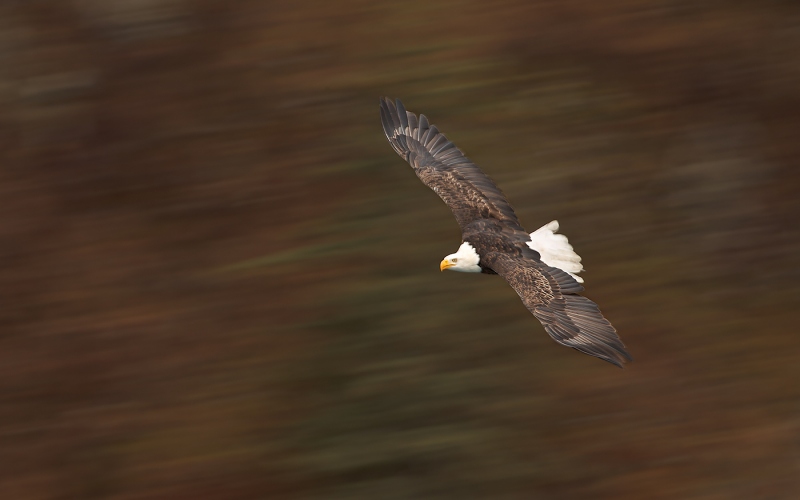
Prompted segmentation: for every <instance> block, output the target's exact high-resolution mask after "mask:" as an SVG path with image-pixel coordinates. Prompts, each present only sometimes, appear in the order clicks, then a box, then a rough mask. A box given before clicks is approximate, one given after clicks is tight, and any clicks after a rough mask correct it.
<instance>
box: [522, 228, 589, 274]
mask: <svg viewBox="0 0 800 500" xmlns="http://www.w3.org/2000/svg"><path fill="white" fill-rule="evenodd" d="M556 231H558V221H557V220H554V221H552V222H550V223H549V224H545V225H544V226H542V227H540V228H539V229H537V230H536V231H534V232H532V233H531V241H529V242H528V246H529V247H531V248H532V249H534V250H536V251H537V252H539V255H540V256H541V257H542V262H544V263H545V264H547V265H548V266H552V267H557V268H559V269H561V270H562V271H566V272H567V273H569V275H570V276H572V277H573V278H575V281H577V282H578V283H583V278H581V277H580V276H578V275H576V274H575V273H579V272H581V271H583V265H582V264H581V257H580V255H578V254H576V253H575V251H574V250H573V249H572V245H570V244H569V240H567V237H566V236H564V235H563V234H556Z"/></svg>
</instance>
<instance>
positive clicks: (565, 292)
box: [481, 252, 632, 367]
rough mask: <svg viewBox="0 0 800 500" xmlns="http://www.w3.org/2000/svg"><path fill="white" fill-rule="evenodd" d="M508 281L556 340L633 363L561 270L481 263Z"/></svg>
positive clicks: (508, 261) (493, 257)
mask: <svg viewBox="0 0 800 500" xmlns="http://www.w3.org/2000/svg"><path fill="white" fill-rule="evenodd" d="M484 260H485V261H486V263H487V264H488V265H490V266H491V268H492V269H493V270H494V271H495V272H496V273H497V274H499V275H501V276H502V277H503V278H505V279H506V281H508V284H509V285H511V287H512V288H513V289H514V290H515V291H516V292H517V294H518V295H519V296H520V298H521V299H522V302H523V303H524V304H525V307H527V308H528V310H529V311H530V312H532V313H533V315H534V316H536V319H538V320H539V321H540V322H541V323H542V326H544V329H545V331H546V332H547V333H548V334H549V335H550V336H551V337H553V340H555V341H556V342H558V343H559V344H562V345H565V346H567V347H572V348H573V349H577V350H578V351H581V352H583V353H585V354H588V355H590V356H596V357H598V358H600V359H602V360H605V361H608V362H609V363H613V364H615V365H617V366H619V367H622V365H623V364H624V363H625V362H626V361H631V360H632V358H631V356H630V354H628V352H627V351H626V350H625V344H623V343H622V341H621V340H620V338H619V336H618V335H617V331H616V330H615V329H614V327H613V326H611V323H609V322H608V320H607V319H605V318H604V317H603V315H602V314H601V313H600V308H598V307H597V304H595V303H594V302H592V301H591V300H589V299H587V298H586V297H582V296H580V295H576V294H577V293H579V292H582V291H583V287H582V286H581V285H580V284H579V283H578V282H577V281H575V280H574V279H573V278H572V276H570V275H569V274H567V273H566V272H564V271H562V270H561V269H558V268H555V267H550V266H547V265H545V264H543V263H541V262H535V261H532V260H530V259H524V258H522V257H516V256H511V255H508V254H503V253H497V252H495V253H490V254H488V255H487V256H486V257H485V258H484V257H481V262H483V261H484Z"/></svg>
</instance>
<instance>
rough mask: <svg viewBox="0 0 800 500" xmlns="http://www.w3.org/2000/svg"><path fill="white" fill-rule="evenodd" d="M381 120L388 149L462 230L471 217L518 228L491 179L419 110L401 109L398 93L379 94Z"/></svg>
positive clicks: (509, 208)
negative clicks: (446, 208) (391, 96)
mask: <svg viewBox="0 0 800 500" xmlns="http://www.w3.org/2000/svg"><path fill="white" fill-rule="evenodd" d="M381 121H382V122H383V131H384V132H385V133H386V137H387V138H388V139H389V143H390V144H391V145H392V147H393V148H394V150H395V151H397V154H399V155H400V156H401V157H403V159H405V160H406V161H407V162H408V163H409V164H410V165H411V166H412V167H413V168H414V172H416V174H417V176H418V177H419V178H420V179H421V180H422V182H424V183H425V185H426V186H428V187H429V188H431V189H433V190H434V191H435V192H436V194H438V195H439V197H441V198H442V200H444V202H445V203H447V206H449V207H450V210H452V211H453V215H455V217H456V221H458V225H459V226H461V229H462V231H463V229H464V227H466V226H467V225H469V223H470V222H473V221H475V220H477V219H496V220H499V221H503V222H504V223H506V224H508V225H509V226H511V227H513V228H519V229H520V230H521V229H522V227H521V226H520V224H519V221H518V220H517V216H516V215H515V214H514V210H513V209H512V208H511V205H509V204H508V201H506V198H505V196H503V193H502V192H501V191H500V190H499V189H498V188H497V186H495V184H494V182H492V180H491V179H489V177H487V176H486V174H484V173H483V172H481V169H480V168H478V166H477V165H475V164H474V163H472V162H471V161H470V160H469V159H468V158H467V157H466V156H464V153H462V152H461V151H460V150H459V149H458V148H457V147H456V146H455V145H454V144H453V143H452V142H450V141H448V140H447V138H446V137H445V136H444V134H442V133H441V132H439V131H438V130H437V129H436V127H435V126H434V125H429V124H428V119H427V118H426V117H425V115H420V116H419V119H417V116H416V115H415V114H413V113H411V112H408V111H406V110H405V108H404V107H403V103H402V102H400V99H398V100H397V101H396V104H395V103H393V102H392V101H391V100H389V99H388V98H386V97H384V98H382V99H381Z"/></svg>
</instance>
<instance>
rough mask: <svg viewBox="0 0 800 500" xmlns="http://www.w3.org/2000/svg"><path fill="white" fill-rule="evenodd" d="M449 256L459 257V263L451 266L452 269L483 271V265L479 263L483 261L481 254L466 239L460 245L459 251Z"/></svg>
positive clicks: (471, 271)
mask: <svg viewBox="0 0 800 500" xmlns="http://www.w3.org/2000/svg"><path fill="white" fill-rule="evenodd" d="M448 257H455V258H457V259H458V265H457V266H454V267H451V268H450V270H451V271H460V272H462V273H479V272H481V271H482V269H481V266H479V265H478V263H479V262H480V261H481V257H480V255H478V252H477V251H476V250H475V247H473V246H472V245H470V244H469V243H467V242H466V241H465V242H464V243H462V244H461V246H460V247H458V252H456V253H454V254H452V255H449V256H448Z"/></svg>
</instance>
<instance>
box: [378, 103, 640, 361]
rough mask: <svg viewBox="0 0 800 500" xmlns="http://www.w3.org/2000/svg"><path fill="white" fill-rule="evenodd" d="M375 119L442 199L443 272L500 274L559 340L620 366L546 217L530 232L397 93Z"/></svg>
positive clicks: (602, 321)
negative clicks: (452, 230)
mask: <svg viewBox="0 0 800 500" xmlns="http://www.w3.org/2000/svg"><path fill="white" fill-rule="evenodd" d="M380 105H381V121H382V122H383V130H384V132H385V133H386V138H387V139H389V143H390V144H391V145H392V148H394V150H395V151H396V152H397V154H399V155H400V156H401V157H402V158H403V159H404V160H406V161H407V162H408V163H409V164H410V165H411V167H412V168H413V169H414V172H415V173H416V174H417V177H419V178H420V180H422V182H423V183H425V185H426V186H428V187H429V188H431V189H433V191H434V192H435V193H436V194H438V195H439V197H440V198H441V199H442V200H444V202H445V203H446V204H447V206H449V207H450V210H452V211H453V215H455V217H456V221H457V222H458V225H459V226H460V227H461V239H462V243H461V246H460V247H459V249H458V251H457V252H456V253H453V254H450V255H448V256H447V257H445V258H444V260H442V262H441V264H440V265H439V268H440V269H441V270H442V271H444V270H445V269H449V270H451V271H461V272H466V273H486V274H499V275H500V276H502V277H503V278H505V280H506V281H507V282H508V284H509V285H511V288H513V289H514V291H516V292H517V294H518V295H519V296H520V298H521V299H522V302H523V304H525V307H527V308H528V310H529V311H530V312H531V313H533V315H534V316H536V318H537V319H538V320H539V321H540V322H541V323H542V326H544V329H545V331H546V332H547V333H548V334H549V335H550V336H551V337H552V338H553V340H555V341H556V342H558V343H559V344H562V345H565V346H567V347H571V348H573V349H576V350H578V351H580V352H583V353H585V354H588V355H590V356H595V357H598V358H600V359H602V360H604V361H608V362H609V363H613V364H615V365H617V366H619V367H622V365H623V364H624V363H625V362H626V361H631V360H632V358H631V356H630V354H628V352H627V351H626V350H625V345H624V344H623V343H622V341H621V340H620V338H619V336H618V335H617V331H616V330H615V329H614V327H613V326H611V323H609V322H608V320H607V319H606V318H604V317H603V315H602V314H601V313H600V309H599V308H598V307H597V304H595V303H594V302H592V301H591V300H589V299H587V298H586V297H583V296H581V295H578V293H580V292H582V291H583V286H581V284H580V283H583V279H582V278H580V277H579V276H577V274H576V273H578V272H580V271H582V270H583V266H582V265H581V258H580V257H579V256H578V255H577V254H576V253H575V252H574V251H573V249H572V246H571V245H570V244H569V242H568V240H567V237H566V236H564V235H562V234H556V231H557V230H558V222H557V221H552V222H550V223H549V224H545V225H544V226H542V227H541V228H539V229H537V230H536V231H534V232H533V233H530V234H528V233H527V232H526V231H525V230H524V229H523V228H522V225H521V224H520V223H519V220H517V216H516V215H515V214H514V210H513V209H512V208H511V205H510V204H509V203H508V201H506V198H505V196H503V193H502V192H501V191H500V189H498V188H497V186H495V184H494V182H492V180H491V179H489V177H487V176H486V174H484V173H483V172H482V171H481V169H480V168H478V166H477V165H475V164H474V163H472V162H471V161H470V160H469V159H468V158H467V157H466V156H465V155H464V153H462V152H461V150H460V149H458V148H457V147H456V146H455V144H453V143H452V142H450V141H448V140H447V138H446V137H445V136H444V134H442V133H441V132H439V130H438V129H437V128H436V127H435V126H434V125H430V124H429V123H428V119H427V118H426V117H425V115H420V116H419V118H417V115H415V114H413V113H411V112H409V111H406V109H405V107H404V106H403V103H402V102H400V100H399V99H398V100H397V101H395V102H394V103H393V102H392V101H391V100H390V99H388V98H385V97H384V98H382V99H381V103H380Z"/></svg>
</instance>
